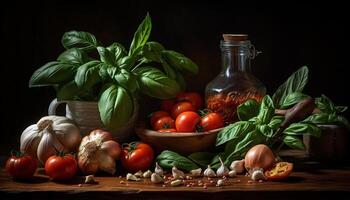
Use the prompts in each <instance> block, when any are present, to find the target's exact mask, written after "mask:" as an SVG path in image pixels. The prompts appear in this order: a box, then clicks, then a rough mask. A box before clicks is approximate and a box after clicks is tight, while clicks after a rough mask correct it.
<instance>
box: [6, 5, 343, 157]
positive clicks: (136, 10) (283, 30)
mask: <svg viewBox="0 0 350 200" xmlns="http://www.w3.org/2000/svg"><path fill="white" fill-rule="evenodd" d="M230 2H231V3H226V2H220V1H215V3H205V2H203V1H200V2H193V3H189V2H187V3H185V2H179V1H163V2H154V3H150V2H144V1H140V2H136V1H113V3H112V2H104V1H98V2H93V1H92V2H88V1H86V2H73V1H64V0H62V1H50V2H49V1H36V2H30V3H28V2H25V1H17V2H16V1H11V2H10V3H7V5H2V6H1V47H2V48H1V49H2V53H1V64H0V70H1V73H0V75H1V78H0V79H1V84H0V86H1V98H0V101H1V115H2V116H1V120H0V121H1V128H2V130H1V133H0V134H1V135H2V138H1V140H0V144H1V147H0V150H1V154H2V155H7V154H8V152H9V149H10V148H19V137H20V135H21V133H22V131H23V130H24V128H25V127H27V126H28V125H30V124H32V123H35V122H36V121H37V120H38V119H40V117H41V116H44V115H46V114H47V108H48V105H49V103H50V101H51V100H52V99H53V98H55V92H54V90H53V89H52V88H31V89H30V88H28V81H29V78H30V76H31V74H32V73H33V72H34V71H35V70H36V69H37V68H39V67H40V66H42V65H43V64H45V63H46V62H48V61H52V60H55V59H56V57H57V56H58V55H59V54H60V53H61V52H62V51H63V47H62V46H61V44H60V40H61V36H62V35H63V33H64V32H66V31H70V30H81V31H88V32H91V33H93V34H94V35H95V36H96V37H97V38H98V39H99V40H100V41H102V42H103V43H104V44H106V45H107V44H110V43H112V42H114V41H118V42H120V43H122V44H124V45H126V46H129V44H130V42H131V40H132V36H133V33H134V31H135V30H136V28H137V26H138V24H139V23H140V22H141V21H142V19H143V18H144V16H145V15H146V13H147V11H148V12H149V13H150V15H151V17H152V23H153V29H152V34H151V40H155V41H158V42H160V43H162V44H163V45H164V46H165V47H166V48H168V49H174V50H176V51H179V52H182V53H184V54H185V55H187V56H188V57H190V58H192V59H193V60H194V61H195V62H196V63H197V64H198V65H199V67H200V73H199V75H198V76H196V77H194V78H192V77H189V78H188V79H187V81H188V87H189V90H193V91H198V92H201V93H203V91H204V88H205V85H206V83H208V82H209V81H210V80H211V79H213V78H214V77H215V75H216V74H217V73H218V72H219V70H220V50H219V41H220V39H221V35H222V33H247V34H249V38H250V40H251V41H252V43H253V44H254V45H255V47H256V48H257V49H258V50H261V51H263V54H261V55H260V56H259V57H257V58H256V59H255V60H254V62H253V63H252V66H253V73H254V74H255V75H256V76H257V77H258V78H259V79H260V80H261V81H263V82H264V83H265V85H266V87H267V89H268V93H270V94H272V93H273V92H274V90H275V89H276V88H277V87H278V85H279V84H281V83H282V82H283V81H284V80H285V79H286V78H287V77H288V76H289V75H290V74H291V73H292V72H293V71H295V70H297V69H298V68H299V67H301V66H303V65H307V66H308V67H309V69H310V80H309V83H308V85H307V88H306V89H305V92H306V93H307V94H310V95H312V96H319V95H320V94H322V93H323V94H326V95H327V96H329V97H330V98H331V99H332V100H333V101H334V102H335V103H336V104H339V105H350V104H349V103H350V95H349V94H348V93H349V89H348V86H349V85H350V84H349V82H350V80H349V79H350V78H349V76H348V74H347V68H348V67H349V65H348V60H349V59H348V57H349V53H348V48H349V46H348V43H349V39H348V38H349V35H348V32H347V31H346V29H347V26H348V25H349V20H348V19H349V16H348V12H349V11H348V10H346V8H347V6H345V5H342V4H339V3H335V2H334V1H332V2H327V3H324V4H323V3H319V2H318V3H317V4H309V5H306V4H302V3H294V4H292V3H288V2H287V3H284V4H283V5H277V4H276V5H274V4H272V5H266V4H265V5H258V4H253V3H251V4H244V5H243V4H241V3H238V2H236V1H230ZM346 115H347V117H348V118H349V112H347V114H346Z"/></svg>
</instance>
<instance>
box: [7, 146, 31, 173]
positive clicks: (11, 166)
mask: <svg viewBox="0 0 350 200" xmlns="http://www.w3.org/2000/svg"><path fill="white" fill-rule="evenodd" d="M15 154H16V155H15ZM36 168H37V161H36V160H35V159H33V158H32V157H31V156H30V155H23V154H22V153H20V152H16V153H14V152H13V153H12V156H11V157H10V158H9V159H8V160H7V162H6V171H7V172H8V173H9V174H10V175H11V176H12V177H13V178H15V179H28V178H31V177H32V176H33V174H34V173H35V171H36Z"/></svg>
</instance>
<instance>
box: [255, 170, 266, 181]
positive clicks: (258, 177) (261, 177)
mask: <svg viewBox="0 0 350 200" xmlns="http://www.w3.org/2000/svg"><path fill="white" fill-rule="evenodd" d="M251 178H252V180H254V181H259V180H266V176H265V174H264V171H263V169H254V170H253V173H252V176H251Z"/></svg>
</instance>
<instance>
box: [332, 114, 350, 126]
mask: <svg viewBox="0 0 350 200" xmlns="http://www.w3.org/2000/svg"><path fill="white" fill-rule="evenodd" d="M334 122H335V123H336V124H338V125H341V126H344V127H345V128H347V129H350V124H349V121H348V120H347V119H346V118H345V117H343V116H337V117H336V118H335V119H334Z"/></svg>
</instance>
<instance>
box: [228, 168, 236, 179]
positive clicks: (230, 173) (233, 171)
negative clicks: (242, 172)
mask: <svg viewBox="0 0 350 200" xmlns="http://www.w3.org/2000/svg"><path fill="white" fill-rule="evenodd" d="M236 175H237V173H236V171H235V170H231V171H229V172H228V176H229V177H234V176H236Z"/></svg>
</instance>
